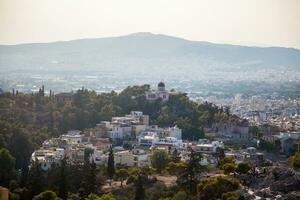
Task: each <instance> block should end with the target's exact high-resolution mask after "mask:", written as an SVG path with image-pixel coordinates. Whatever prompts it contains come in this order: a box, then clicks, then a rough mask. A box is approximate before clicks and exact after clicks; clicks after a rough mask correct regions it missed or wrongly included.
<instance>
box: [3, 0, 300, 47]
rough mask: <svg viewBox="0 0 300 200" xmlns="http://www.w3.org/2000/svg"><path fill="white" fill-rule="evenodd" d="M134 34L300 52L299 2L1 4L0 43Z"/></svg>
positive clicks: (34, 0)
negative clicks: (142, 33)
mask: <svg viewBox="0 0 300 200" xmlns="http://www.w3.org/2000/svg"><path fill="white" fill-rule="evenodd" d="M134 32H153V33H162V34H167V35H173V36H178V37H182V38H186V39H190V40H201V41H210V42H221V43H232V44H243V45H244V44H246V45H259V46H285V47H296V48H300V0H0V44H16V43H29V42H49V41H58V40H71V39H77V38H91V37H92V38H95V37H107V36H118V35H125V34H129V33H134Z"/></svg>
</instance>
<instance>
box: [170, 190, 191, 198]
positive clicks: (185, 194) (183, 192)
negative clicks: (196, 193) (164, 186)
mask: <svg viewBox="0 0 300 200" xmlns="http://www.w3.org/2000/svg"><path fill="white" fill-rule="evenodd" d="M186 199H188V195H187V193H186V192H185V191H179V192H177V193H176V194H175V195H174V197H173V198H172V200H186Z"/></svg>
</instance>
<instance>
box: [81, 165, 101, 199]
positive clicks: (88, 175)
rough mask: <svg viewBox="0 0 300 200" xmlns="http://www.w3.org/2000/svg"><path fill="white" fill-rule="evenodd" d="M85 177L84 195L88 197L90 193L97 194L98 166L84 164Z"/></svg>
mask: <svg viewBox="0 0 300 200" xmlns="http://www.w3.org/2000/svg"><path fill="white" fill-rule="evenodd" d="M84 171H85V175H84V177H83V181H82V186H81V188H82V190H83V191H82V194H83V196H85V197H87V196H88V195H89V194H90V193H97V185H96V164H95V163H94V162H92V163H90V162H89V161H85V163H84Z"/></svg>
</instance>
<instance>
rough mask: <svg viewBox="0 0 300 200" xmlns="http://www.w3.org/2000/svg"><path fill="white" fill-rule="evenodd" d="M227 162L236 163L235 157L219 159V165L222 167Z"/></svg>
mask: <svg viewBox="0 0 300 200" xmlns="http://www.w3.org/2000/svg"><path fill="white" fill-rule="evenodd" d="M227 163H231V164H234V158H233V157H224V158H223V159H221V160H219V161H218V165H217V167H219V168H220V169H223V166H224V165H225V164H227Z"/></svg>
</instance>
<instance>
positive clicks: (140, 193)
mask: <svg viewBox="0 0 300 200" xmlns="http://www.w3.org/2000/svg"><path fill="white" fill-rule="evenodd" d="M134 199H135V200H144V199H145V188H144V183H143V179H142V176H141V175H140V174H138V178H137V181H136V189H135V197H134Z"/></svg>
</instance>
